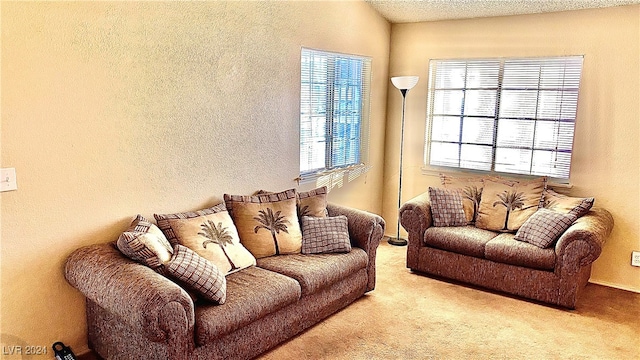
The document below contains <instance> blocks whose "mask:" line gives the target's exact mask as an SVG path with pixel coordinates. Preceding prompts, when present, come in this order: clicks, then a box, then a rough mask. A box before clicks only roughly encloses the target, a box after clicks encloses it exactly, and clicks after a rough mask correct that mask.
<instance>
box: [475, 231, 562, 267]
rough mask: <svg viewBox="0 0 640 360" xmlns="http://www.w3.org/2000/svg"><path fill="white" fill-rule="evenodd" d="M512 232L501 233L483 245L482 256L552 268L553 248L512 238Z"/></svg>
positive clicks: (499, 260)
mask: <svg viewBox="0 0 640 360" xmlns="http://www.w3.org/2000/svg"><path fill="white" fill-rule="evenodd" d="M514 236H515V235H514V234H508V233H503V234H500V235H498V236H496V237H495V238H493V239H491V240H490V241H489V242H488V243H487V244H486V245H485V255H484V257H485V258H487V259H488V260H492V261H495V262H499V263H504V264H511V265H517V266H524V267H528V268H534V269H540V270H553V269H554V267H555V265H556V252H555V250H554V249H553V248H547V249H541V248H539V247H537V246H535V245H532V244H529V243H526V242H523V241H518V240H515V239H514Z"/></svg>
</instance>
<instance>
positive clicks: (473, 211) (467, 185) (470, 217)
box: [440, 174, 484, 224]
mask: <svg viewBox="0 0 640 360" xmlns="http://www.w3.org/2000/svg"><path fill="white" fill-rule="evenodd" d="M440 182H441V183H442V185H443V186H444V188H445V189H452V190H458V191H460V193H461V195H462V208H463V209H464V214H465V216H466V218H467V223H469V224H473V223H475V222H476V218H477V216H478V207H479V206H480V200H481V197H482V189H483V187H484V182H483V180H482V179H481V178H458V177H454V176H449V175H444V174H440Z"/></svg>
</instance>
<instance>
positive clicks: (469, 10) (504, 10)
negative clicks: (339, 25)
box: [365, 0, 640, 23]
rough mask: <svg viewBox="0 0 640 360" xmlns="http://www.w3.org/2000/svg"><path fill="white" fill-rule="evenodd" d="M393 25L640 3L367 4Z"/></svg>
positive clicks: (426, 0)
mask: <svg viewBox="0 0 640 360" xmlns="http://www.w3.org/2000/svg"><path fill="white" fill-rule="evenodd" d="M365 1H366V2H368V3H369V4H371V6H373V8H374V9H376V10H377V11H378V12H379V13H380V14H381V15H382V16H384V17H385V18H386V19H387V20H388V21H389V22H391V23H408V22H422V21H437V20H449V19H468V18H477V17H489V16H506V15H522V14H537V13H546V12H556V11H565V10H579V9H591V8H601V7H610V6H620V5H629V4H638V3H640V0H365Z"/></svg>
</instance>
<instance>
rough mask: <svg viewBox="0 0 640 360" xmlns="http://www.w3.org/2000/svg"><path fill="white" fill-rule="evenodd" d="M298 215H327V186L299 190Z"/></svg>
mask: <svg viewBox="0 0 640 360" xmlns="http://www.w3.org/2000/svg"><path fill="white" fill-rule="evenodd" d="M298 216H299V217H300V218H302V217H303V216H313V217H326V216H327V187H326V186H323V187H320V188H317V189H313V190H309V191H302V192H298Z"/></svg>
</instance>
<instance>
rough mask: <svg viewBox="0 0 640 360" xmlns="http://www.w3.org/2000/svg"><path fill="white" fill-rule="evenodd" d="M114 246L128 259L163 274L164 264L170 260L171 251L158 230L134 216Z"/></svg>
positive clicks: (165, 239)
mask: <svg viewBox="0 0 640 360" xmlns="http://www.w3.org/2000/svg"><path fill="white" fill-rule="evenodd" d="M116 246H117V247H118V250H120V252H121V253H123V254H124V255H125V256H127V257H128V258H129V259H131V260H134V261H137V262H139V263H141V264H143V265H146V266H148V267H150V268H152V269H154V270H155V271H157V272H159V273H160V274H163V275H164V274H165V268H164V264H165V263H167V262H168V261H169V259H171V254H172V253H173V249H172V248H171V245H170V244H169V241H167V238H165V236H164V234H163V233H162V231H160V229H159V228H158V227H157V226H155V225H153V224H152V223H150V222H149V220H147V219H145V218H144V217H143V216H142V215H138V216H136V218H135V219H134V220H133V222H131V225H129V227H128V228H127V230H126V231H125V232H123V233H122V234H120V237H118V240H117V241H116Z"/></svg>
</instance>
